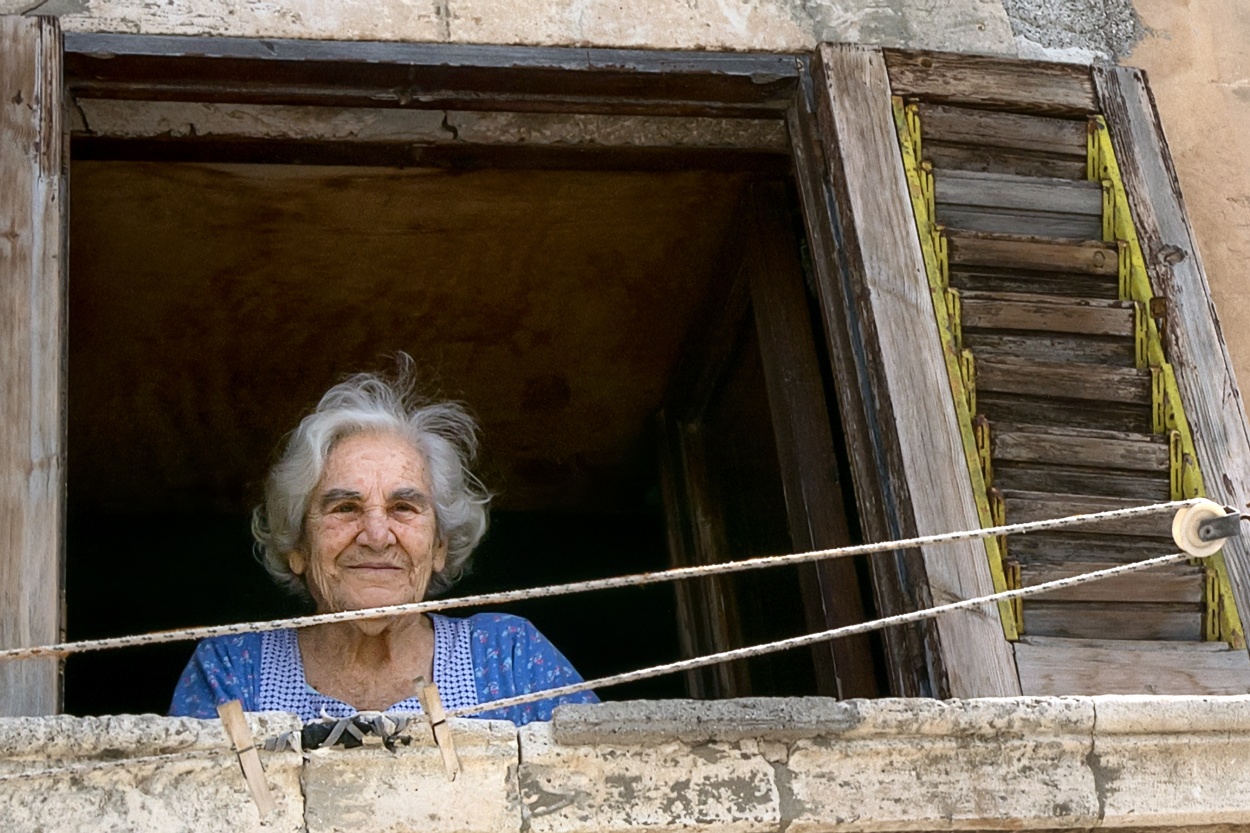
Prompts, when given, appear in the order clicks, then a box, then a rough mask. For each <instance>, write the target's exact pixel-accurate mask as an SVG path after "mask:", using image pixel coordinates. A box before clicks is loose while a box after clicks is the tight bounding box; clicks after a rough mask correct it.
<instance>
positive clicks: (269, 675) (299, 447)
mask: <svg viewBox="0 0 1250 833" xmlns="http://www.w3.org/2000/svg"><path fill="white" fill-rule="evenodd" d="M413 387H414V386H413V383H412V381H411V374H410V373H409V372H408V370H407V368H403V369H401V371H400V373H399V376H398V378H397V380H396V381H394V382H391V381H389V380H387V379H385V378H383V377H381V376H378V375H374V374H361V375H358V376H354V377H352V378H350V379H348V380H347V381H345V382H343V383H341V384H338V385H336V386H334V387H333V388H331V389H330V390H329V391H328V392H327V393H326V394H325V396H324V397H322V399H321V402H320V404H318V405H317V408H316V409H315V410H314V411H313V412H312V413H311V414H309V415H308V416H307V417H305V418H304V419H303V421H302V422H300V424H299V427H298V428H297V429H296V430H295V432H294V433H293V434H292V435H291V438H290V440H289V441H288V443H287V445H286V448H285V450H284V452H283V454H282V457H281V459H280V460H279V461H278V462H277V464H276V465H275V466H274V467H273V469H272V470H271V471H270V473H269V477H268V479H267V481H266V484H265V502H264V504H262V505H261V506H259V507H257V509H256V511H255V513H254V515H253V521H252V532H253V534H254V535H255V537H256V542H257V544H258V549H259V552H260V553H261V555H262V558H263V561H264V564H265V567H266V568H267V569H268V570H269V572H270V573H271V574H272V575H273V577H274V578H275V579H276V580H277V581H278V582H279V583H280V584H282V585H284V586H285V587H287V588H289V589H291V590H293V591H295V592H297V593H299V594H301V595H303V596H305V597H306V598H308V599H310V600H311V601H312V602H313V604H314V605H315V607H316V610H317V612H318V613H329V612H333V611H344V610H359V609H361V608H368V607H381V606H384V605H394V604H404V603H408V602H416V601H420V600H422V599H424V598H425V597H426V596H427V595H430V594H435V593H440V592H443V591H445V590H447V589H448V588H449V587H450V586H451V585H452V584H453V583H454V582H455V581H456V579H458V578H459V577H460V576H461V574H463V573H464V571H465V568H466V566H467V564H468V560H469V557H470V555H471V554H472V552H473V548H474V547H475V546H477V544H478V542H479V541H480V540H481V538H482V536H483V534H485V532H486V505H487V502H488V501H489V499H490V496H489V495H488V494H487V492H486V490H485V489H484V488H483V486H482V484H481V482H480V481H479V480H478V479H477V478H476V477H475V476H474V475H473V474H472V473H471V472H470V471H469V464H470V463H471V462H472V460H473V458H474V456H475V454H476V451H477V426H476V424H475V423H474V421H473V418H472V417H470V416H469V415H468V414H467V413H466V412H465V411H464V409H463V408H462V407H460V406H459V405H456V404H454V403H448V402H429V401H423V400H420V399H418V398H417V397H416V396H415V395H414V394H413ZM417 677H424V678H425V679H427V680H430V679H432V680H433V681H434V682H435V683H436V684H437V685H438V687H439V691H440V693H441V695H442V699H443V703H444V705H445V706H446V707H447V708H449V709H454V708H459V707H464V706H471V705H477V704H482V703H486V702H489V701H491V700H497V699H500V698H503V697H509V696H512V695H515V694H524V693H529V692H533V691H540V690H543V689H547V688H553V687H555V686H560V685H565V684H567V683H572V682H579V681H580V680H581V678H580V677H579V676H578V675H577V672H576V671H574V670H573V668H572V667H571V666H570V665H569V663H568V661H567V660H565V658H564V657H563V656H562V655H561V654H560V652H559V651H557V650H556V649H555V648H554V647H553V646H552V645H551V643H550V642H548V641H547V640H546V639H545V638H544V637H543V635H542V634H541V633H539V632H538V631H537V630H536V629H535V628H534V626H533V625H531V624H530V623H529V622H527V621H526V620H524V619H521V618H518V617H516V616H508V615H505V614H495V613H483V614H477V615H475V616H472V617H470V618H467V619H454V618H451V617H447V616H440V615H437V614H430V615H428V616H427V615H408V616H398V617H394V618H390V619H372V620H366V621H349V622H341V623H334V624H326V625H319V626H316V627H310V628H304V629H301V630H299V631H296V630H278V631H269V632H266V633H260V634H244V635H241V636H228V637H218V638H214V639H207V640H204V641H203V642H201V643H200V644H199V645H198V646H197V647H196V650H195V654H194V656H192V658H191V661H190V662H189V663H188V664H187V668H186V670H185V671H184V672H183V675H182V678H181V679H180V680H179V682H178V687H177V689H176V690H175V692H174V699H173V705H172V706H171V709H170V713H171V714H173V715H189V716H194V717H215V716H216V710H215V707H216V705H217V704H219V703H223V702H225V701H227V700H233V699H239V700H241V701H242V702H243V707H244V708H245V709H247V710H249V711H267V710H277V711H288V712H294V713H295V714H297V715H299V716H300V717H301V718H302V719H304V720H312V719H315V718H317V717H320V716H322V714H323V713H324V714H328V715H331V716H334V717H345V716H348V715H351V714H354V713H356V712H357V711H367V710H368V711H401V712H402V711H410V712H415V711H419V710H420V707H419V706H418V703H417V699H416V696H415V695H416V687H415V684H414V680H415V679H416V678H417ZM562 702H594V695H593V694H589V693H587V694H580V695H573V696H570V697H561V698H558V699H555V700H551V699H549V700H543V701H540V702H538V703H535V704H532V705H526V706H519V707H514V708H509V709H506V710H498V709H497V710H492V711H487V712H483V713H479V714H478V715H476V716H477V717H483V718H496V719H505V720H511V721H513V722H514V723H516V724H518V725H519V724H523V723H528V722H530V721H531V720H549V719H550V718H551V710H552V709H553V708H554V707H555V706H556V705H557V704H559V703H562Z"/></svg>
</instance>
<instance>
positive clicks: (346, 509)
mask: <svg viewBox="0 0 1250 833" xmlns="http://www.w3.org/2000/svg"><path fill="white" fill-rule="evenodd" d="M330 511H331V512H333V513H335V514H336V515H350V514H351V513H353V512H355V511H356V505H355V504H354V503H340V504H339V505H338V506H335V507H333V508H332V509H330Z"/></svg>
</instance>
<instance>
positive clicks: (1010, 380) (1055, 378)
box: [976, 359, 1150, 417]
mask: <svg viewBox="0 0 1250 833" xmlns="http://www.w3.org/2000/svg"><path fill="white" fill-rule="evenodd" d="M976 373H977V392H978V395H979V394H980V392H981V391H986V392H993V393H1014V394H1028V395H1031V396H1039V397H1046V398H1059V399H1081V400H1091V401H1096V402H1120V403H1126V404H1134V405H1149V404H1150V371H1148V370H1138V369H1137V368H1124V367H1102V366H1097V365H1078V364H1065V363H1061V362H1038V361H1026V360H1022V359H1021V360H1017V359H984V360H980V361H978V362H977V363H976ZM986 413H987V414H989V415H990V416H991V417H993V416H994V414H993V413H992V412H990V411H986Z"/></svg>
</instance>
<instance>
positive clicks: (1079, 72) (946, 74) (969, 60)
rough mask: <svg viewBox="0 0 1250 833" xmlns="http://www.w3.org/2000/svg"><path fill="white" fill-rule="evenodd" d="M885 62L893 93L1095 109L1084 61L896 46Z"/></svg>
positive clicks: (1066, 112)
mask: <svg viewBox="0 0 1250 833" xmlns="http://www.w3.org/2000/svg"><path fill="white" fill-rule="evenodd" d="M885 61H886V65H887V66H888V67H889V71H890V84H891V85H892V87H893V90H894V93H895V94H896V95H904V96H915V97H919V98H923V99H925V100H926V101H929V102H932V103H940V104H955V105H968V106H972V107H985V108H989V109H994V110H1006V111H1011V112H1016V113H1032V114H1036V115H1045V116H1060V117H1069V118H1071V117H1075V116H1084V115H1090V114H1092V113H1095V112H1097V111H1098V107H1097V105H1096V103H1095V101H1094V85H1093V81H1092V80H1091V79H1090V75H1089V67H1087V66H1080V65H1078V64H1059V63H1051V62H1047V61H1021V60H1017V59H1012V58H989V57H984V56H981V55H956V54H954V53H949V52H917V51H910V50H900V49H888V50H886V52H885Z"/></svg>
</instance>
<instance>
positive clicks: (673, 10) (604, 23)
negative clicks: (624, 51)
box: [0, 0, 1015, 54]
mask: <svg viewBox="0 0 1250 833" xmlns="http://www.w3.org/2000/svg"><path fill="white" fill-rule="evenodd" d="M12 2H13V0H0V3H12ZM34 2H35V0H30V2H28V3H26V4H23V5H21V6H17V7H15V8H14V11H21V10H24V9H26V8H27V7H28V6H29V5H32V4H33V3H34ZM39 12H40V13H42V14H60V15H62V18H63V25H64V26H65V28H66V29H67V30H68V31H83V32H86V31H92V32H135V33H144V34H170V35H193V34H194V35H217V36H233V37H253V38H313V39H334V40H380V41H411V42H431V43H490V44H507V45H529V46H598V47H637V48H646V49H729V50H749V51H760V52H807V51H810V50H811V49H812V48H813V47H814V46H815V45H816V44H817V43H820V42H821V41H825V40H829V41H843V42H853V43H875V44H881V45H885V46H916V47H922V48H933V49H937V48H945V49H951V50H957V51H966V52H980V53H994V54H1014V52H1015V44H1014V42H1013V40H1012V31H1011V26H1010V24H1009V22H1008V19H1007V15H1006V13H1005V11H1004V9H1003V6H1002V3H1001V2H1000V0H949V2H933V0H615V1H614V2H604V0H527V2H511V1H510V0H435V1H434V2H430V3H422V4H416V3H412V2H410V0H382V1H381V2H374V3H365V2H361V0H343V2H338V3H333V4H327V3H325V2H324V0H277V1H276V2H266V3H259V2H248V3H238V2H235V0H164V2H161V3H153V2H149V1H148V0H49V2H46V3H44V4H43V5H41V6H40V7H39Z"/></svg>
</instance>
